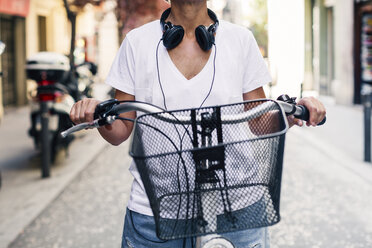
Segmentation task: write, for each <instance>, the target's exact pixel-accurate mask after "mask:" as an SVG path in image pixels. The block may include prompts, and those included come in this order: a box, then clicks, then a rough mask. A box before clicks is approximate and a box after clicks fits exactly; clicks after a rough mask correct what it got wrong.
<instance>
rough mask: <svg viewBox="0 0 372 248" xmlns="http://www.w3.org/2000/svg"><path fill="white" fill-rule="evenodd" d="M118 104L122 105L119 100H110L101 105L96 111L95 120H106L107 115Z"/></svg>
mask: <svg viewBox="0 0 372 248" xmlns="http://www.w3.org/2000/svg"><path fill="white" fill-rule="evenodd" d="M118 104H120V102H119V100H117V99H109V100H106V101H103V102H101V103H99V104H98V105H97V106H96V109H95V110H94V119H102V118H105V117H106V115H107V113H108V112H110V111H111V109H112V108H113V107H114V106H116V105H118Z"/></svg>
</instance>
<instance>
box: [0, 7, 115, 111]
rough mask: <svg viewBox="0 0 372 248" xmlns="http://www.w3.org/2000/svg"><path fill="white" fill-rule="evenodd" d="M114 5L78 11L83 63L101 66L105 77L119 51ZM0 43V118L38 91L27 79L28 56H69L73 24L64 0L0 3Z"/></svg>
mask: <svg viewBox="0 0 372 248" xmlns="http://www.w3.org/2000/svg"><path fill="white" fill-rule="evenodd" d="M115 6H116V5H115V1H114V0H112V1H106V2H105V4H102V6H92V5H89V4H88V5H86V6H85V7H84V9H82V10H80V11H79V14H78V16H77V21H76V22H77V26H76V47H77V51H80V53H79V54H78V56H79V58H80V59H81V62H82V61H83V60H89V61H91V62H95V63H100V62H102V65H103V66H102V68H99V69H100V71H102V72H103V74H106V73H107V72H108V68H109V66H110V65H111V62H112V60H113V58H114V55H115V53H116V51H117V49H118V38H117V37H118V32H117V21H116V17H115V14H114V13H115V12H114V11H115V10H114V8H115ZM100 33H102V35H100ZM102 37H104V38H103V39H102ZM0 40H2V41H3V42H4V43H5V44H6V49H5V52H4V53H3V55H2V56H1V58H0V66H1V67H0V69H1V70H0V71H3V77H2V78H0V118H1V117H2V116H3V110H4V107H8V106H21V105H25V104H27V103H28V98H29V97H28V92H30V90H31V89H33V88H35V87H36V85H35V82H33V81H31V80H27V79H26V73H25V63H26V60H27V58H28V57H30V56H32V55H33V54H35V53H37V52H41V51H52V52H58V53H62V54H65V55H68V54H69V51H70V40H71V25H70V23H69V21H68V19H67V14H66V9H65V6H64V3H63V0H48V1H45V0H0ZM99 54H101V56H99ZM108 56H109V57H108ZM103 77H105V75H103Z"/></svg>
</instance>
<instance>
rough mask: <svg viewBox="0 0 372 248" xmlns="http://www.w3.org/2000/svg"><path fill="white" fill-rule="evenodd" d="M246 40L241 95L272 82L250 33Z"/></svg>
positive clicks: (249, 32)
mask: <svg viewBox="0 0 372 248" xmlns="http://www.w3.org/2000/svg"><path fill="white" fill-rule="evenodd" d="M246 38H247V39H246V40H247V41H246V42H247V44H246V45H248V46H247V47H248V48H247V49H244V51H245V53H244V62H245V70H244V83H243V93H247V92H250V91H252V90H255V89H257V88H259V87H262V86H264V85H265V84H267V83H269V82H271V81H272V78H271V76H270V73H269V70H268V68H267V65H266V63H265V61H264V59H263V57H262V55H261V53H260V50H259V48H258V45H257V42H256V39H255V38H254V36H253V34H252V32H251V31H248V35H247V37H246Z"/></svg>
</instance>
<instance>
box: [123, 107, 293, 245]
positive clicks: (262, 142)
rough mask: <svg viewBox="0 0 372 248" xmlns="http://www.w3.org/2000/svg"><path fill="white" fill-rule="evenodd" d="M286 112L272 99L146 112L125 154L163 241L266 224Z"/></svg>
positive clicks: (275, 213) (275, 194)
mask: <svg viewBox="0 0 372 248" xmlns="http://www.w3.org/2000/svg"><path fill="white" fill-rule="evenodd" d="M287 129H288V124H287V121H286V116H285V113H284V112H283V110H282V109H281V107H280V105H279V104H278V103H276V102H275V101H271V100H256V101H248V102H243V103H238V104H231V105H223V106H214V107H203V108H200V109H188V110H180V111H170V112H163V113H155V114H146V115H142V116H140V117H138V118H137V120H136V123H135V131H134V134H133V140H132V146H131V151H130V154H131V156H132V157H133V158H134V160H135V163H136V166H137V168H138V171H139V173H140V175H141V179H142V181H143V184H144V187H145V190H146V193H147V196H148V198H149V200H150V205H151V208H152V211H153V214H154V217H155V222H156V228H157V235H158V237H159V238H161V239H165V240H170V239H178V238H185V237H194V236H199V235H204V234H209V233H224V232H231V231H237V230H243V229H249V228H257V227H264V226H270V225H273V224H275V223H277V222H279V220H280V215H279V201H280V186H281V175H282V164H283V151H284V140H285V133H286V131H287Z"/></svg>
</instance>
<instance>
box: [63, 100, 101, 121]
mask: <svg viewBox="0 0 372 248" xmlns="http://www.w3.org/2000/svg"><path fill="white" fill-rule="evenodd" d="M100 102H101V101H99V100H97V99H94V98H85V99H83V100H81V101H78V102H77V103H75V104H74V106H72V108H71V111H70V119H71V121H72V122H73V123H75V124H79V123H83V122H92V121H93V116H94V111H95V110H96V106H97V105H98V104H99V103H100Z"/></svg>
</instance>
